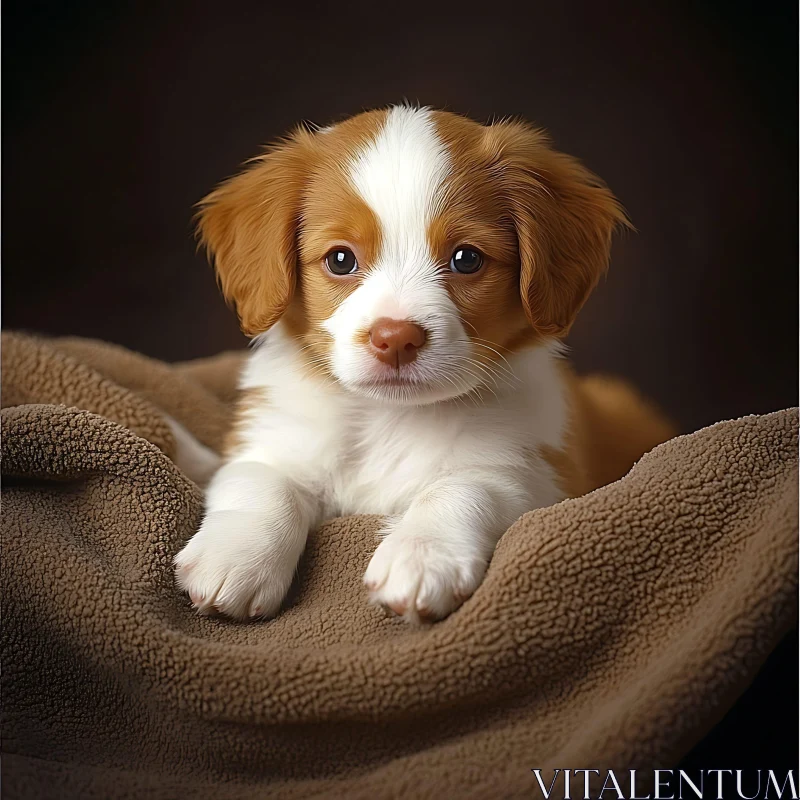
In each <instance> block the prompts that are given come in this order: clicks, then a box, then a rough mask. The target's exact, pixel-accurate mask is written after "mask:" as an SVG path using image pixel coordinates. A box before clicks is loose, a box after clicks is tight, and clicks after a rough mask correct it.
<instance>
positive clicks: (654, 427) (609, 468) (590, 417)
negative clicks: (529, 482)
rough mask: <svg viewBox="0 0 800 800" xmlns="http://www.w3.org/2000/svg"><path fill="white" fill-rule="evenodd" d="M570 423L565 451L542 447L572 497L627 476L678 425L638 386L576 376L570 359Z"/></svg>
mask: <svg viewBox="0 0 800 800" xmlns="http://www.w3.org/2000/svg"><path fill="white" fill-rule="evenodd" d="M561 372H562V375H563V377H564V378H565V381H566V385H567V403H568V406H569V409H568V410H569V422H568V425H567V431H566V441H565V445H564V449H563V450H561V451H558V450H554V449H553V448H542V449H541V455H542V457H543V458H544V459H545V460H546V461H547V462H548V463H549V464H550V466H551V467H552V468H553V469H554V470H555V472H556V474H557V475H558V477H559V481H560V484H561V488H562V489H563V490H564V492H565V493H566V494H567V496H568V497H580V496H581V495H584V494H586V493H588V492H591V491H594V490H595V489H599V488H600V487H601V486H606V485H608V484H609V483H613V482H614V481H617V480H619V479H620V478H622V477H623V476H625V475H626V474H627V473H628V471H629V470H630V468H631V467H632V466H633V465H634V464H635V463H636V461H638V460H639V459H640V458H641V457H642V456H643V455H644V454H645V453H646V452H648V451H649V450H652V449H653V448H654V447H655V446H656V445H659V444H661V443H662V442H666V441H667V440H668V439H671V438H672V437H673V436H675V435H676V433H677V428H676V426H675V425H674V424H673V423H672V422H671V421H670V420H668V419H667V418H666V417H665V416H664V415H663V413H662V412H661V411H660V410H659V409H658V408H656V407H655V406H654V405H652V404H651V403H650V402H648V401H647V400H646V399H645V398H644V397H642V396H641V395H640V394H639V393H638V392H637V391H636V390H635V389H634V388H633V387H632V386H629V385H628V384H626V383H625V382H624V381H621V380H619V379H616V378H606V377H601V376H597V375H590V376H588V377H578V376H576V375H575V374H574V373H573V372H572V370H571V369H570V367H569V365H568V364H567V363H566V362H562V364H561Z"/></svg>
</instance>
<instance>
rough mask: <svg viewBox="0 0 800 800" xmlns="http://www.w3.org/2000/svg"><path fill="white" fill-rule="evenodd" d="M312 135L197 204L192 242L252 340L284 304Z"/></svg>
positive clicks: (299, 136) (262, 159)
mask: <svg viewBox="0 0 800 800" xmlns="http://www.w3.org/2000/svg"><path fill="white" fill-rule="evenodd" d="M311 137H312V134H310V133H308V132H307V131H305V130H302V129H301V130H298V131H296V132H295V133H294V134H292V135H291V136H290V137H289V138H288V139H287V140H285V141H284V142H282V143H280V144H278V145H276V146H275V147H273V148H272V149H271V150H269V151H268V152H267V153H265V154H264V155H262V156H259V157H257V158H255V159H253V160H252V161H251V162H250V163H249V165H248V166H247V168H246V169H245V170H244V171H243V172H241V173H239V174H238V175H236V176H235V177H233V178H230V179H228V180H227V181H225V182H224V183H223V184H221V185H220V186H219V187H218V188H217V189H215V190H214V191H213V192H212V193H211V194H209V195H208V196H207V197H206V198H204V199H203V200H202V201H201V202H200V204H199V205H200V211H199V212H198V235H199V238H200V240H201V242H202V244H204V245H205V247H206V249H207V251H208V253H209V257H210V258H211V260H212V261H213V264H214V267H215V269H216V272H217V280H218V281H219V284H220V287H221V288H222V293H223V295H224V296H225V299H226V300H227V301H228V303H230V304H232V305H233V306H234V307H235V308H236V313H237V314H238V316H239V322H240V324H241V327H242V330H243V331H244V333H246V334H247V335H248V336H255V335H256V334H259V333H263V332H264V331H266V330H268V329H269V328H270V327H271V326H272V325H274V324H275V322H277V320H278V319H279V317H280V316H281V314H283V312H284V311H285V310H286V308H287V306H288V305H289V303H290V302H291V299H292V296H293V294H294V290H295V283H296V273H297V264H296V261H297V228H298V224H299V218H300V202H301V195H302V190H303V184H304V180H305V176H306V171H307V168H308V157H307V152H306V150H307V145H308V144H309V141H310V139H311Z"/></svg>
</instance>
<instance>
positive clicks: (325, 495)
mask: <svg viewBox="0 0 800 800" xmlns="http://www.w3.org/2000/svg"><path fill="white" fill-rule="evenodd" d="M448 168H449V155H448V153H447V149H446V148H445V146H444V145H443V144H442V142H441V141H440V140H439V139H438V137H437V135H436V131H435V128H434V126H433V124H432V122H431V118H430V114H429V112H427V111H426V110H424V109H422V110H415V109H409V108H399V109H393V110H392V111H390V112H389V114H388V117H387V121H386V123H385V125H384V128H383V130H382V131H381V132H380V133H379V135H378V136H377V137H376V139H375V140H374V141H373V142H372V143H371V144H370V145H369V146H368V147H366V148H365V150H364V152H362V153H361V154H360V155H359V156H358V157H357V158H356V159H355V160H354V161H353V163H352V165H351V171H350V175H351V180H352V182H353V185H354V186H355V187H356V189H357V191H358V192H359V193H360V194H361V196H362V198H363V199H364V200H365V202H367V203H368V204H369V205H370V207H371V208H372V210H373V211H374V212H375V214H376V217H377V218H378V220H379V222H380V225H381V233H382V250H381V252H380V254H379V256H378V259H377V261H376V263H375V264H374V265H370V270H369V274H368V275H367V277H366V278H365V279H364V280H363V281H362V283H361V284H360V285H359V287H358V288H357V289H356V290H355V291H354V292H352V293H351V294H350V295H349V297H348V298H347V300H345V301H344V302H343V303H342V304H341V305H340V306H339V307H338V309H337V311H336V312H335V313H334V314H333V316H332V317H331V318H330V319H329V320H327V322H326V324H325V327H326V329H327V331H328V332H329V333H330V335H331V337H332V339H333V348H332V349H333V354H332V358H331V363H330V364H329V367H330V370H331V372H332V374H333V375H334V377H335V380H330V381H328V382H324V381H321V380H320V379H319V377H313V376H309V375H308V374H306V372H305V371H304V368H303V366H302V359H301V353H300V346H299V345H298V344H297V342H296V341H295V340H294V339H292V338H291V337H290V336H289V335H288V334H286V333H285V331H284V330H283V327H282V325H281V324H280V323H279V324H278V325H276V326H275V327H274V328H273V329H272V330H271V331H269V333H267V334H265V335H264V336H262V337H259V340H258V341H257V342H256V347H255V349H254V350H253V352H252V354H251V356H250V358H249V362H248V364H247V366H246V369H245V370H244V373H243V375H242V379H241V385H242V387H243V388H245V389H254V390H259V391H261V392H263V396H264V401H263V404H259V405H254V406H251V407H250V409H249V411H247V412H246V418H245V419H244V420H243V422H242V427H241V439H242V441H243V444H242V445H241V446H240V447H239V448H238V450H237V451H236V452H235V453H234V454H233V456H232V458H231V459H230V461H229V462H228V463H227V464H226V465H225V466H223V467H222V469H221V470H220V471H219V472H218V473H217V474H216V475H215V476H214V478H213V479H212V481H211V484H210V485H209V488H208V496H207V510H206V516H205V519H204V521H203V524H202V526H201V528H200V531H199V532H198V533H197V534H196V535H195V536H194V538H193V539H192V540H191V541H190V542H189V544H188V545H187V546H186V547H185V548H184V550H183V551H182V552H181V553H180V554H179V555H178V556H177V558H176V566H177V577H178V581H179V583H180V585H181V586H182V587H183V588H184V589H186V590H187V591H188V592H189V594H190V596H191V598H192V600H193V602H194V603H195V605H196V606H197V607H198V609H199V610H201V611H210V610H212V609H214V608H216V609H217V610H220V611H222V612H224V613H227V614H229V615H231V616H234V617H237V618H242V619H243V618H247V617H251V616H271V615H274V614H275V613H277V611H278V609H279V607H280V604H281V602H282V600H283V597H284V596H285V593H286V591H287V589H288V587H289V584H290V582H291V579H292V576H293V574H294V570H295V568H296V565H297V561H298V559H299V557H300V554H301V553H302V550H303V547H304V546H305V540H306V535H307V533H308V530H309V529H310V528H313V527H315V526H317V525H319V524H320V522H322V521H323V520H324V519H327V518H330V517H333V516H337V515H341V514H357V513H371V514H383V515H386V516H387V517H389V519H388V521H387V524H386V527H385V528H384V530H383V531H382V536H383V538H382V541H381V543H380V545H379V546H378V548H377V550H376V552H375V554H374V556H373V558H372V561H371V562H370V565H369V567H368V569H367V572H366V574H365V576H364V580H365V583H366V585H367V588H368V589H369V592H370V596H371V599H372V600H373V601H374V602H376V603H380V604H383V605H385V606H388V607H390V608H392V609H394V610H395V611H397V612H398V613H400V614H402V615H403V616H404V617H405V618H406V619H408V620H410V621H417V620H419V619H420V618H421V617H426V618H439V617H442V616H445V615H446V614H448V613H449V612H450V611H452V610H453V609H454V608H456V607H457V606H458V605H459V604H460V603H461V602H462V601H463V600H464V599H465V598H466V597H468V596H469V595H470V594H471V593H472V592H473V591H474V590H475V589H476V588H477V586H478V584H479V583H480V581H481V579H482V577H483V574H484V572H485V569H486V566H487V564H488V562H489V559H490V558H491V555H492V552H493V550H494V547H495V544H496V543H497V539H498V537H499V536H500V535H501V534H502V533H503V531H505V530H506V528H508V526H509V525H510V524H511V523H512V522H514V520H516V519H517V518H518V517H519V516H521V515H522V514H523V513H524V512H526V511H528V510H530V509H533V508H538V507H542V506H547V505H551V504H553V503H555V502H558V501H559V500H561V499H562V497H563V494H562V492H561V490H560V489H559V487H558V485H557V481H556V476H555V475H554V474H553V471H552V470H551V468H550V467H549V465H548V464H547V463H546V462H545V461H544V460H543V459H542V457H541V456H540V454H539V448H540V447H541V446H542V445H548V446H550V447H554V448H559V447H560V446H561V445H562V433H563V430H564V425H565V396H564V392H565V389H564V386H563V383H562V379H561V377H560V375H559V371H558V369H557V367H556V364H555V361H556V359H557V358H558V355H559V350H558V345H557V344H556V343H550V344H545V345H542V346H540V347H538V348H536V349H532V350H528V351H525V352H523V353H520V354H517V355H515V356H513V357H511V358H510V359H509V361H508V362H507V366H504V367H503V370H504V372H503V373H502V375H493V374H490V373H487V372H486V371H485V369H483V368H481V367H479V366H478V365H477V364H476V362H474V361H473V360H471V347H472V346H471V343H470V340H469V337H468V336H467V333H466V331H465V330H464V328H463V325H462V323H461V320H460V318H459V315H458V310H457V308H456V306H455V305H454V304H453V302H452V301H451V299H450V297H449V294H448V292H447V290H446V287H445V284H444V281H445V280H446V273H445V272H443V266H444V267H445V268H446V265H441V264H437V263H436V260H435V257H434V254H432V253H431V252H430V251H429V246H428V242H427V235H426V234H427V226H428V223H429V221H430V219H431V216H432V215H433V214H434V213H435V210H436V207H437V204H438V203H440V202H441V187H442V182H443V181H444V179H445V178H446V175H447V170H448ZM382 316H389V317H392V318H396V319H409V320H412V321H414V322H417V323H418V324H420V325H422V326H423V327H424V328H425V329H426V331H427V333H428V341H427V342H426V344H425V347H424V348H423V349H422V350H421V351H420V353H419V355H418V357H417V359H416V360H415V361H414V362H413V363H412V364H410V365H408V366H404V367H402V368H401V369H402V374H403V376H404V377H405V379H406V386H405V387H402V388H398V387H396V386H387V385H386V384H381V383H380V380H381V378H383V377H385V376H386V375H387V374H391V373H395V372H396V371H395V369H394V368H393V367H391V366H387V365H385V364H381V363H380V362H379V361H378V360H377V359H375V358H374V357H373V356H372V355H371V354H370V353H369V351H368V349H367V348H366V347H365V345H364V344H363V343H361V342H360V341H359V339H358V338H357V334H358V332H359V331H363V330H368V329H369V326H370V325H371V324H372V323H373V322H374V321H375V320H376V319H378V318H379V317H382Z"/></svg>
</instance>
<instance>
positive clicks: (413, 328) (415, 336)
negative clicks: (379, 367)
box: [369, 317, 425, 369]
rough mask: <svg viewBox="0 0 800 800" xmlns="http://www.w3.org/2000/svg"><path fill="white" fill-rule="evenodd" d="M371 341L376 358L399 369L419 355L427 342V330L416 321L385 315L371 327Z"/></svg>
mask: <svg viewBox="0 0 800 800" xmlns="http://www.w3.org/2000/svg"><path fill="white" fill-rule="evenodd" d="M369 341H370V344H371V345H372V347H371V350H372V354H373V355H374V356H375V358H377V359H378V360H379V361H382V362H383V363H384V364H391V365H392V366H393V367H397V368H398V369H399V368H400V367H401V366H402V365H403V364H410V363H411V362H412V361H413V360H414V359H415V358H416V357H417V350H419V349H420V347H422V345H424V344H425V330H424V329H423V328H420V326H419V325H417V324H416V323H414V322H408V321H407V320H401V319H388V318H386V317H383V318H382V319H379V320H376V322H375V324H374V325H373V326H372V328H371V329H370V332H369Z"/></svg>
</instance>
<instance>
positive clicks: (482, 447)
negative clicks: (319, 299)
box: [234, 325, 565, 520]
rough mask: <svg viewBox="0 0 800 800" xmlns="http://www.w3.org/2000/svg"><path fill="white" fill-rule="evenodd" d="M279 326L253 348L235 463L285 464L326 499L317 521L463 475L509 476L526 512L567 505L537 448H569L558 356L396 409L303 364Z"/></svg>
mask: <svg viewBox="0 0 800 800" xmlns="http://www.w3.org/2000/svg"><path fill="white" fill-rule="evenodd" d="M297 350H298V348H297V345H296V344H295V343H294V342H293V340H292V339H290V338H289V337H288V336H286V335H285V333H284V332H283V331H282V330H281V326H280V325H278V326H276V327H275V328H274V329H273V330H272V331H271V332H270V334H269V335H268V337H265V338H264V339H263V340H262V341H260V342H259V343H258V344H257V345H256V349H255V350H254V351H253V352H252V353H251V355H250V357H249V361H248V364H247V366H246V368H245V370H244V372H243V375H242V379H241V386H242V388H243V389H246V390H255V391H254V392H253V397H254V398H256V399H255V400H254V401H253V402H251V403H250V404H249V405H248V410H247V411H246V412H245V414H244V419H243V420H242V426H241V428H240V438H241V440H242V444H241V447H240V449H239V450H238V451H237V452H236V453H235V455H234V457H235V458H236V459H237V460H250V459H254V460H257V461H260V462H264V463H268V464H269V465H270V466H273V467H275V468H276V469H280V470H281V471H282V472H283V473H284V474H286V475H287V476H289V477H290V478H291V479H292V480H294V481H296V482H298V483H299V484H300V485H303V486H304V487H307V488H308V490H309V491H311V492H313V493H314V494H315V495H316V496H317V497H318V498H319V500H320V501H321V507H320V509H319V512H320V516H319V518H320V520H321V519H324V518H330V517H332V516H337V515H342V514H353V513H369V514H400V513H403V512H404V511H405V510H406V509H407V508H408V506H409V504H410V503H411V501H412V500H413V498H414V497H416V496H417V495H418V494H419V493H420V492H421V491H423V490H424V489H425V488H426V487H428V486H430V485H431V484H432V483H433V482H434V481H435V480H437V479H438V478H440V477H442V476H445V475H447V474H453V473H457V472H463V471H467V472H472V471H473V470H491V471H493V472H496V473H497V474H499V475H503V474H507V473H509V474H510V473H513V474H514V475H516V478H517V479H518V480H519V479H521V480H522V482H523V483H524V485H525V489H526V491H527V493H528V495H529V498H528V499H529V504H530V508H535V507H540V506H545V505H551V504H552V503H554V502H557V501H558V500H560V499H561V498H562V495H561V493H560V491H559V490H558V489H557V487H556V483H555V478H554V476H553V475H552V473H551V470H550V468H549V466H548V465H547V464H546V463H545V462H544V461H543V460H542V459H541V458H539V457H538V455H537V452H538V448H539V447H540V446H541V445H549V446H550V447H555V448H558V447H560V445H561V442H562V434H563V428H564V424H565V419H564V416H565V414H564V396H563V393H564V389H563V385H562V381H561V377H560V375H559V373H558V370H557V368H556V366H555V363H554V362H555V359H556V358H558V355H557V354H556V353H554V352H553V349H552V348H548V347H541V348H539V349H536V350H530V351H528V352H526V353H523V354H519V355H517V356H516V357H515V358H514V359H512V363H511V367H512V369H513V370H514V374H515V377H514V379H512V380H509V382H508V383H507V384H504V385H502V386H499V387H496V388H494V390H493V391H492V392H484V393H483V395H482V396H481V397H480V398H479V399H478V398H474V399H473V398H471V397H470V398H466V399H464V398H460V399H456V400H451V401H447V402H441V403H435V404H432V405H426V406H393V405H384V404H381V403H379V402H377V401H372V400H369V399H365V398H361V397H358V396H356V395H353V394H350V393H348V392H345V391H343V390H342V389H341V388H340V387H338V386H336V385H333V384H332V383H326V382H325V381H324V380H322V379H320V378H319V377H314V376H309V375H308V374H307V372H306V371H304V369H303V367H302V366H301V364H300V362H299V360H298V355H297Z"/></svg>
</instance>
